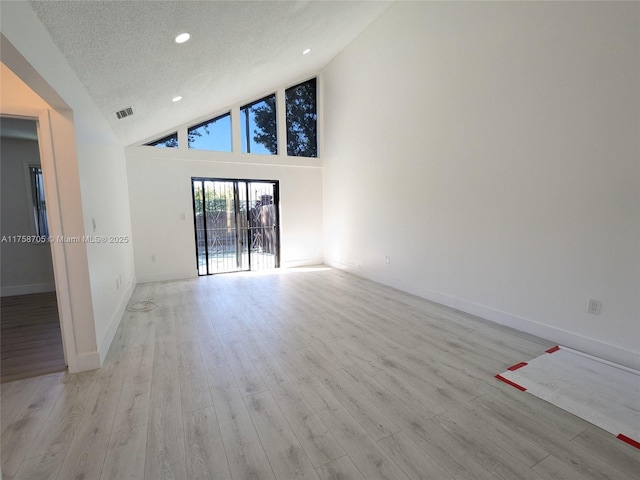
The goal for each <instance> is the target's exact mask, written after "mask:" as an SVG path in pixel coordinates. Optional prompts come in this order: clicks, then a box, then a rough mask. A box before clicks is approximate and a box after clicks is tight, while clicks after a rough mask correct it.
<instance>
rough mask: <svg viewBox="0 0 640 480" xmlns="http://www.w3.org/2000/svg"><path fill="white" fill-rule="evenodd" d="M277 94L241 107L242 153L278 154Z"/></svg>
mask: <svg viewBox="0 0 640 480" xmlns="http://www.w3.org/2000/svg"><path fill="white" fill-rule="evenodd" d="M277 130H278V128H277V123H276V94H275V93H274V94H272V95H269V96H267V97H264V98H261V99H260V100H256V101H255V102H252V103H249V104H248V105H245V106H244V107H240V137H241V142H242V153H262V154H267V155H277V154H278V131H277Z"/></svg>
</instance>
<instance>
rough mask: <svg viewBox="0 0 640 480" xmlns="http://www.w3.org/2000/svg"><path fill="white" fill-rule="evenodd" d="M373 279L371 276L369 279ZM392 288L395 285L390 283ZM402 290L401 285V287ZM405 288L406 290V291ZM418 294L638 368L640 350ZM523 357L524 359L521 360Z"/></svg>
mask: <svg viewBox="0 0 640 480" xmlns="http://www.w3.org/2000/svg"><path fill="white" fill-rule="evenodd" d="M325 263H326V264H327V265H330V266H332V267H334V268H338V269H340V270H344V271H347V272H349V273H352V274H354V275H359V276H362V277H365V278H368V277H366V276H365V275H364V274H363V273H364V272H362V271H361V270H360V271H355V270H356V269H355V268H353V266H352V265H346V264H343V263H340V262H335V261H332V260H329V259H325ZM369 279H370V280H372V281H376V280H373V279H371V278H369ZM392 287H394V288H399V287H395V286H393V285H392ZM400 289H401V288H400ZM405 291H406V290H405ZM408 293H411V294H414V295H417V296H419V297H422V298H425V299H426V300H430V301H432V302H435V303H439V304H441V305H445V306H447V307H451V308H455V309H456V310H460V311H462V312H465V313H470V314H471V315H475V316H477V317H480V318H483V319H485V320H489V321H492V322H494V323H498V324H500V325H504V326H506V327H511V328H514V329H516V330H519V331H521V332H525V333H529V334H531V335H535V336H536V337H540V338H544V339H546V340H549V341H550V342H553V343H556V344H558V345H562V346H565V347H569V348H572V349H574V350H578V351H580V352H584V353H587V354H589V355H593V356H594V357H598V358H601V359H604V360H608V361H610V362H613V363H617V364H620V365H624V366H626V367H629V368H632V369H634V370H640V352H634V351H631V350H626V349H624V348H621V347H618V346H615V345H610V344H608V343H604V342H601V341H599V340H595V339H593V338H588V337H584V336H582V335H580V334H578V333H574V332H569V331H567V330H562V329H560V328H556V327H553V326H551V325H544V324H542V323H538V322H535V321H533V320H528V319H526V318H521V317H517V316H515V315H512V314H510V313H507V312H502V311H500V310H496V309H493V308H490V307H486V306H484V305H478V304H476V303H472V302H468V301H466V300H463V299H460V298H456V297H452V296H450V295H447V294H444V293H440V292H436V291H433V290H426V289H420V291H412V292H408ZM523 360H526V359H523Z"/></svg>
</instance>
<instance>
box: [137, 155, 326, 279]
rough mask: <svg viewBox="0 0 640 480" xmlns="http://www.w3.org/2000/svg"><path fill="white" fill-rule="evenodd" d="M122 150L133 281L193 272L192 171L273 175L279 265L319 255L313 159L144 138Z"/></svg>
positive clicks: (317, 174) (318, 190)
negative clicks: (155, 143)
mask: <svg viewBox="0 0 640 480" xmlns="http://www.w3.org/2000/svg"><path fill="white" fill-rule="evenodd" d="M126 152H127V173H128V178H129V196H130V199H131V219H132V224H133V245H134V254H135V265H136V277H137V279H138V282H153V281H160V280H170V279H178V278H189V277H194V276H196V275H197V272H196V256H195V232H194V225H193V203H192V199H191V177H212V178H231V179H242V178H246V179H253V180H279V181H280V204H281V218H280V220H281V260H282V262H281V263H282V266H283V267H287V266H299V265H313V264H317V263H321V262H322V170H321V168H320V161H319V160H316V159H286V158H284V159H283V158H282V157H270V156H264V155H246V154H233V153H221V152H206V151H189V150H177V149H163V148H155V147H145V146H142V147H128V148H127V149H126ZM295 162H298V163H301V164H303V166H299V165H295ZM183 215H184V219H183V218H182V216H183ZM152 256H155V262H154V261H152Z"/></svg>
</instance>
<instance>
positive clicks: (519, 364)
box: [507, 362, 529, 372]
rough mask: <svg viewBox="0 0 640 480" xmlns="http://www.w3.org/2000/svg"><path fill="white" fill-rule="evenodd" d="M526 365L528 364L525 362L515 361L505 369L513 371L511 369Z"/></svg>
mask: <svg viewBox="0 0 640 480" xmlns="http://www.w3.org/2000/svg"><path fill="white" fill-rule="evenodd" d="M526 365H529V364H528V363H527V362H520V363H516V364H515V365H512V366H510V367H509V368H507V370H510V371H512V372H513V371H515V370H518V369H519V368H522V367H524V366H526Z"/></svg>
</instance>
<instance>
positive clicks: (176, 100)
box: [171, 95, 182, 102]
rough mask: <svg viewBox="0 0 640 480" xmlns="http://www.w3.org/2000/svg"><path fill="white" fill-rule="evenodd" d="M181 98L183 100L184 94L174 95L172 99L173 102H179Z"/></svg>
mask: <svg viewBox="0 0 640 480" xmlns="http://www.w3.org/2000/svg"><path fill="white" fill-rule="evenodd" d="M180 100H182V95H178V96H177V97H173V98H172V99H171V101H172V102H179V101H180Z"/></svg>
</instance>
